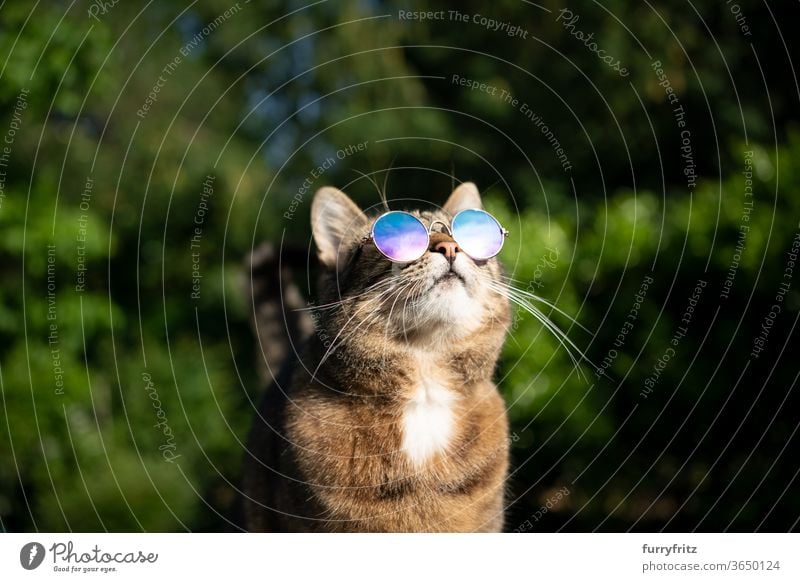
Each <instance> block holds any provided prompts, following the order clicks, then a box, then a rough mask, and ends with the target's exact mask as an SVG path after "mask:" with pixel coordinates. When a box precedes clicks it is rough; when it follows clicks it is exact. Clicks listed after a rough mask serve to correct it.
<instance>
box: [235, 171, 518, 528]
mask: <svg viewBox="0 0 800 582" xmlns="http://www.w3.org/2000/svg"><path fill="white" fill-rule="evenodd" d="M476 206H480V198H479V195H478V193H477V189H475V187H474V185H472V184H470V183H466V184H462V185H461V186H460V187H459V188H457V189H456V190H455V191H454V192H453V194H451V196H450V198H449V200H448V202H447V203H446V204H445V206H444V208H443V209H441V210H437V211H435V212H415V214H416V215H417V216H419V217H420V218H421V219H422V220H423V222H425V223H426V224H429V223H430V221H432V220H434V219H438V220H444V221H445V222H446V223H447V224H449V220H450V218H451V216H452V214H454V213H455V212H457V211H458V210H460V209H462V208H465V207H476ZM372 220H374V217H373V218H372V219H370V218H367V217H366V216H365V215H364V214H363V213H362V212H361V211H360V210H359V209H358V208H357V207H356V205H355V204H354V203H353V202H352V201H350V199H349V198H347V197H346V196H345V195H344V194H343V193H341V192H339V191H338V190H335V189H332V188H323V189H322V190H320V191H319V192H318V193H317V195H316V197H315V200H314V204H313V207H312V226H313V230H314V236H315V240H316V242H317V246H318V249H319V254H320V259H321V261H322V263H323V265H325V266H326V267H327V268H326V269H325V272H324V274H323V279H322V282H321V284H320V301H319V304H320V306H323V307H322V308H320V309H319V310H318V311H316V312H315V313H316V314H317V317H316V321H315V323H316V331H315V332H314V333H313V334H311V335H310V337H309V338H308V339H307V341H306V342H305V343H304V345H303V346H302V348H301V349H300V353H299V357H298V358H296V359H295V362H294V363H293V365H291V366H289V367H287V368H286V369H285V370H284V374H283V377H279V378H278V380H277V382H276V383H275V384H273V385H272V386H270V388H269V390H268V391H267V394H266V396H265V398H264V400H263V402H262V405H261V407H260V410H259V415H258V416H257V417H256V421H255V424H254V428H253V431H252V434H251V438H250V441H249V450H248V455H247V459H246V463H245V472H244V483H243V486H244V493H245V503H244V517H245V526H246V527H247V529H249V530H255V531H329V532H330V531H333V532H345V531H375V532H378V531H394V532H396V531H415V532H435V531H458V532H462V531H463V532H469V531H500V530H501V529H502V527H503V509H504V496H503V495H504V484H505V480H506V476H507V470H508V423H507V419H506V409H505V405H504V402H503V399H502V398H501V396H500V394H499V393H498V391H497V389H496V387H495V385H494V384H493V383H492V374H493V371H494V368H495V364H496V361H497V358H498V355H499V353H500V349H501V347H502V344H503V341H504V339H505V334H506V330H507V328H508V325H509V320H510V313H509V306H508V303H507V300H506V299H505V298H504V297H501V296H500V295H498V294H495V293H492V292H490V291H489V289H488V288H487V287H486V285H485V284H482V283H481V281H482V279H481V277H489V278H492V279H493V280H498V279H499V277H500V274H501V266H500V264H499V262H498V261H497V260H496V259H490V260H488V261H483V262H476V261H473V260H472V259H470V258H469V257H467V256H465V255H464V254H463V253H459V256H458V258H457V259H456V263H455V265H457V267H458V269H459V272H460V274H463V280H459V279H457V278H455V277H453V279H454V280H452V281H444V280H443V281H439V282H437V283H433V282H432V281H434V280H435V279H436V276H437V275H438V273H441V272H443V271H444V270H445V269H446V268H449V266H447V267H445V266H444V263H443V262H442V261H445V259H444V257H443V256H441V255H438V254H437V253H434V252H428V253H426V255H425V256H423V257H422V258H421V259H419V260H418V261H415V262H414V263H410V264H407V265H401V266H398V265H393V264H392V263H391V262H390V261H388V260H387V259H386V258H385V257H383V256H382V255H381V254H380V253H379V252H378V251H377V249H375V247H374V245H373V244H371V243H366V244H363V245H362V244H361V242H360V239H361V237H362V236H363V235H365V234H366V233H368V232H369V230H370V225H371V222H372ZM437 230H440V231H441V230H442V229H437ZM441 236H442V237H447V235H446V234H445V233H442V234H441ZM454 268H455V267H454ZM390 277H397V278H396V279H392V281H393V282H389V278H390ZM380 281H384V282H385V283H384V284H383V286H380V285H381V283H379V282H380ZM376 284H377V285H379V287H378V288H376V289H374V290H372V291H370V286H371V285H376ZM405 284H407V285H409V287H407V288H406V287H404V285H405ZM412 285H413V286H412ZM457 286H462V287H458V288H457ZM380 291H384V292H385V295H384V296H383V298H378V293H379V292H380ZM465 294H466V295H465ZM465 297H466V298H467V299H465ZM342 300H344V301H342ZM333 302H340V303H338V304H336V305H333V306H329V307H324V306H325V305H326V304H328V303H333ZM462 312H463V313H462ZM357 326H358V327H357ZM340 332H341V333H340ZM331 344H333V346H334V348H335V349H332V350H330V353H328V354H327V358H326V357H325V354H326V353H327V352H328V350H329V348H330V347H331ZM321 362H322V363H321ZM320 363H321V365H320ZM426 382H428V383H430V382H433V383H435V384H436V385H437V386H441V387H443V388H444V390H445V391H446V393H447V394H448V395H449V396H448V398H452V404H451V411H452V419H453V424H452V431H451V432H450V435H449V438H448V439H447V446H446V447H445V448H443V449H441V450H438V451H436V452H435V453H433V454H431V455H429V456H428V457H426V458H425V460H424V462H419V461H417V462H416V463H415V462H413V461H412V458H411V457H409V455H408V454H407V452H406V451H405V450H403V438H404V436H403V435H404V425H403V418H404V411H405V410H406V407H407V406H408V405H409V404H408V403H409V400H410V399H411V398H412V396H413V395H414V394H415V391H416V390H418V387H419V386H420V385H422V384H424V383H426Z"/></svg>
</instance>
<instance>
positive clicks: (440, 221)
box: [428, 218, 453, 237]
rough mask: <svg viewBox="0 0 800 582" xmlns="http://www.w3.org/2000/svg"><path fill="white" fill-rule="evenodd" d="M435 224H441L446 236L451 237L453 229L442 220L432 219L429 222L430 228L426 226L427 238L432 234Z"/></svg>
mask: <svg viewBox="0 0 800 582" xmlns="http://www.w3.org/2000/svg"><path fill="white" fill-rule="evenodd" d="M437 223H438V224H441V225H442V226H443V227H445V228H446V229H447V234H449V235H450V236H451V237H452V236H453V229H452V228H451V227H450V225H449V224H448V223H446V222H445V221H444V220H439V219H438V218H435V219H433V220H432V221H431V224H430V226H428V236H430V235H431V234H433V227H434V226H435V225H436V224H437Z"/></svg>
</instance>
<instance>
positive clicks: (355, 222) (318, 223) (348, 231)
mask: <svg viewBox="0 0 800 582" xmlns="http://www.w3.org/2000/svg"><path fill="white" fill-rule="evenodd" d="M368 224H369V221H368V220H367V216H366V215H365V214H364V213H363V212H362V211H361V209H360V208H359V207H358V206H357V205H356V203H355V202H353V201H352V200H350V198H349V197H348V196H347V194H345V193H344V192H342V191H341V190H337V189H336V188H332V187H330V186H325V187H324V188H320V189H319V190H317V193H316V194H314V201H313V202H312V203H311V232H312V233H314V241H315V242H316V243H317V251H318V255H319V260H320V261H321V262H322V264H323V265H325V266H326V267H330V268H332V269H336V268H341V267H342V266H343V264H341V261H339V253H340V252H342V251H344V250H345V249H346V247H347V245H346V244H345V245H342V243H343V242H344V243H346V242H348V241H352V240H354V239H356V238H359V237H361V236H363V235H365V234H367V232H366V230H365V229H366V227H367V225H368ZM362 231H364V232H362Z"/></svg>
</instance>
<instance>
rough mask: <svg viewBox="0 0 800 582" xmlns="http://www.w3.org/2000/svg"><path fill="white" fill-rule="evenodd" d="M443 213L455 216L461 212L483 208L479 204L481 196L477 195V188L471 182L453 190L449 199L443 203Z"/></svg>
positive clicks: (481, 204) (480, 203)
mask: <svg viewBox="0 0 800 582" xmlns="http://www.w3.org/2000/svg"><path fill="white" fill-rule="evenodd" d="M443 208H444V211H445V212H447V213H448V214H450V215H451V216H455V215H456V214H457V213H459V212H461V211H462V210H467V209H469V208H483V203H482V202H481V195H480V194H479V193H478V187H477V186H476V185H475V184H473V183H472V182H464V183H463V184H461V185H460V186H459V187H458V188H456V189H455V190H453V193H452V194H450V198H448V199H447V202H445V203H444V207H443Z"/></svg>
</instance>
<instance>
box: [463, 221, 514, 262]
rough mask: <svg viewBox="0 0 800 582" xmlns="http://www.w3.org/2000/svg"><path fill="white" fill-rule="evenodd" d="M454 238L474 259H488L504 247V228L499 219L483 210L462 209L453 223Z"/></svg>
mask: <svg viewBox="0 0 800 582" xmlns="http://www.w3.org/2000/svg"><path fill="white" fill-rule="evenodd" d="M452 229H453V238H454V239H455V240H456V242H457V243H458V246H459V247H460V248H461V250H462V251H464V252H465V253H467V254H468V255H469V256H470V257H472V258H473V259H488V258H491V257H493V256H495V255H496V254H497V253H499V252H500V249H501V248H503V238H504V235H503V229H502V228H501V226H500V223H499V222H497V219H496V218H495V217H494V216H492V215H491V214H489V213H488V212H484V211H483V210H462V211H461V212H459V213H458V214H456V216H455V218H453V223H452Z"/></svg>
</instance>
